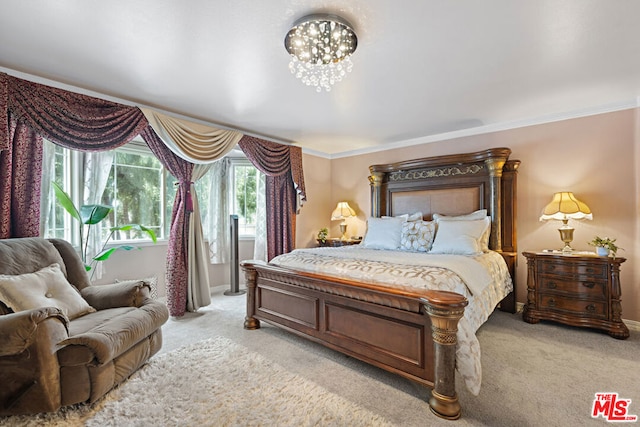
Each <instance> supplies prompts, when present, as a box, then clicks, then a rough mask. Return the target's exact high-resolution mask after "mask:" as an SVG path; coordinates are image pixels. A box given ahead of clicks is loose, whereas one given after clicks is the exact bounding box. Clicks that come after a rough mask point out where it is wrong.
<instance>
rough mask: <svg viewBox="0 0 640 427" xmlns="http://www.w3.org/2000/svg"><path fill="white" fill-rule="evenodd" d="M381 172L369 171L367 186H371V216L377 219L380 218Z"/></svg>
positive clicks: (382, 174)
mask: <svg viewBox="0 0 640 427" xmlns="http://www.w3.org/2000/svg"><path fill="white" fill-rule="evenodd" d="M383 177H384V173H383V172H374V171H371V175H370V176H369V185H370V186H371V216H372V217H376V218H379V217H381V216H382V212H381V211H380V210H381V208H382V179H383Z"/></svg>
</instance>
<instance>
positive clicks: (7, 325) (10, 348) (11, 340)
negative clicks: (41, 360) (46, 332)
mask: <svg viewBox="0 0 640 427" xmlns="http://www.w3.org/2000/svg"><path fill="white" fill-rule="evenodd" d="M47 319H57V320H56V323H59V326H53V325H52V326H51V327H52V328H56V329H62V328H64V332H63V331H61V330H60V331H59V332H58V333H57V334H56V335H58V336H62V337H63V338H64V337H65V335H68V334H69V319H67V317H66V316H65V315H64V314H63V313H62V310H60V309H58V308H54V307H43V308H36V309H33V310H26V311H19V312H17V313H10V314H5V315H3V316H0V342H1V343H2V346H0V357H3V356H14V355H17V354H20V353H22V352H23V351H25V350H26V349H27V348H29V346H30V345H31V344H33V342H34V340H35V339H36V338H37V334H36V332H37V330H38V326H39V325H40V324H42V323H43V322H45V321H46V320H47Z"/></svg>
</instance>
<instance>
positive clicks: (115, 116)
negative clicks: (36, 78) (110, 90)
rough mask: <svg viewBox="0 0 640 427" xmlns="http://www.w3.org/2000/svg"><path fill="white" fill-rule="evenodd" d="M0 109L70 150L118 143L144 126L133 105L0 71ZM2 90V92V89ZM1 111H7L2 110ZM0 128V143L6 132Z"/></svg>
mask: <svg viewBox="0 0 640 427" xmlns="http://www.w3.org/2000/svg"><path fill="white" fill-rule="evenodd" d="M0 88H1V89H0V99H2V98H3V95H4V99H5V101H4V103H5V104H4V105H3V101H2V100H0V109H2V110H0V111H1V112H2V114H3V125H2V126H3V128H4V126H5V123H4V121H5V120H6V119H4V117H8V113H9V112H10V113H11V117H12V119H14V120H16V121H24V122H25V123H27V124H28V125H29V127H31V128H32V129H33V130H34V131H36V132H37V133H38V134H40V135H42V136H43V137H45V138H46V139H48V140H50V141H52V142H54V143H56V144H59V145H62V146H64V147H67V148H70V149H73V150H84V151H99V150H109V149H114V148H117V147H120V146H122V145H124V144H126V143H127V142H129V141H131V140H132V139H133V138H135V137H136V136H137V135H138V134H140V132H141V131H142V130H143V129H145V128H146V127H147V126H148V122H147V120H146V119H145V118H144V115H143V114H142V112H141V111H140V109H139V108H137V107H129V106H126V105H122V104H118V103H115V102H112V101H107V100H103V99H99V98H94V97H91V96H87V95H82V94H78V93H74V92H69V91H66V90H63V89H58V88H54V87H51V86H46V85H42V84H39V83H33V82H30V81H27V80H22V79H19V78H16V77H13V76H9V75H6V74H0ZM3 90H4V91H5V92H6V94H5V93H3ZM5 112H6V113H7V114H5ZM2 132H3V130H2V129H0V138H2V140H1V141H0V147H2V146H3V144H5V143H8V134H7V135H6V136H5V135H3V134H2Z"/></svg>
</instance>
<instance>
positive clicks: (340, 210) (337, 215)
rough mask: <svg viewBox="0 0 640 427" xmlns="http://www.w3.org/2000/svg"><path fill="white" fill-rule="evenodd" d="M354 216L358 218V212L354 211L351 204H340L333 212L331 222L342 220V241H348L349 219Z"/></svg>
mask: <svg viewBox="0 0 640 427" xmlns="http://www.w3.org/2000/svg"><path fill="white" fill-rule="evenodd" d="M352 216H356V211H354V210H353V209H352V208H351V206H349V203H347V202H339V203H338V206H337V207H336V208H335V209H334V210H333V212H331V220H332V221H337V220H342V222H341V223H340V232H341V233H342V237H340V239H342V240H347V221H346V219H347V218H351V217H352Z"/></svg>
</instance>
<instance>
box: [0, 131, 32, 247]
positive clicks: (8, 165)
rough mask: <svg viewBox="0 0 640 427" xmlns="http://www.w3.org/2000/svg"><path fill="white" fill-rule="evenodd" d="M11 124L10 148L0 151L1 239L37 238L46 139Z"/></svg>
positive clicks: (9, 134)
mask: <svg viewBox="0 0 640 427" xmlns="http://www.w3.org/2000/svg"><path fill="white" fill-rule="evenodd" d="M7 122H9V120H7ZM10 122H11V125H10V127H8V129H7V137H8V141H7V143H8V146H7V147H6V149H4V150H2V151H0V239H8V238H11V237H35V236H37V235H38V233H39V232H40V184H41V181H40V174H41V173H42V137H41V136H40V135H38V134H37V133H35V132H34V131H33V129H31V128H29V127H28V126H26V125H25V124H24V122H16V120H11V121H10ZM34 176H36V177H37V178H38V179H33V177H34Z"/></svg>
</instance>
